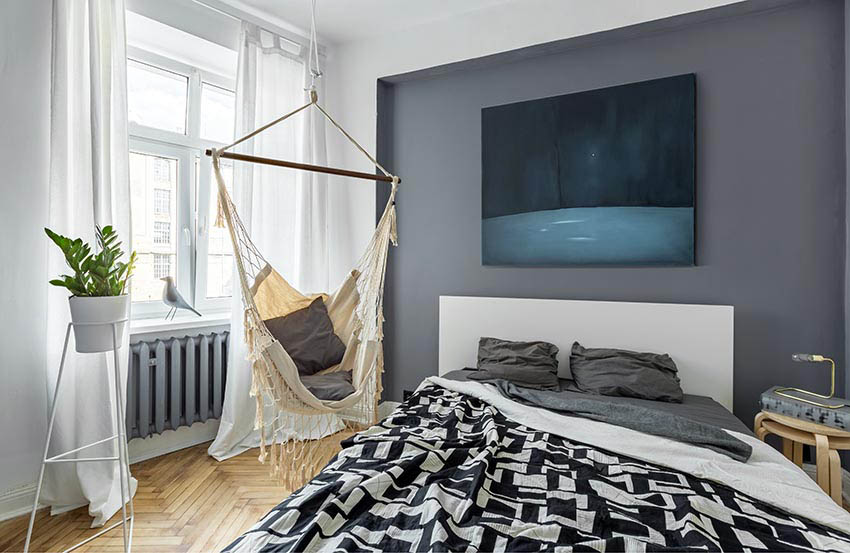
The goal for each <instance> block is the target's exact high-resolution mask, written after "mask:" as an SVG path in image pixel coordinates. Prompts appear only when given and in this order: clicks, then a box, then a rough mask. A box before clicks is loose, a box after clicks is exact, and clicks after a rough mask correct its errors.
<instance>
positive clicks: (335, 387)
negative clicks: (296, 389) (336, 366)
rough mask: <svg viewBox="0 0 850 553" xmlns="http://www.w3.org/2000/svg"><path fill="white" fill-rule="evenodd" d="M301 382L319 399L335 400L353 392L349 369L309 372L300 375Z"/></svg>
mask: <svg viewBox="0 0 850 553" xmlns="http://www.w3.org/2000/svg"><path fill="white" fill-rule="evenodd" d="M301 383H302V384H304V386H306V387H307V389H308V390H310V393H312V394H313V395H314V396H316V397H317V398H319V399H325V400H331V401H336V400H339V399H345V398H347V397H348V396H350V395H351V394H353V393H354V386H353V385H352V384H351V371H337V372H332V373H324V374H310V375H306V376H302V377H301Z"/></svg>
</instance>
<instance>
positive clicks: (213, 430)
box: [127, 419, 219, 465]
mask: <svg viewBox="0 0 850 553" xmlns="http://www.w3.org/2000/svg"><path fill="white" fill-rule="evenodd" d="M218 425H219V421H218V420H217V419H216V420H208V421H206V422H196V423H195V424H193V425H192V426H181V427H180V428H178V429H177V430H166V431H165V432H163V433H162V434H155V435H153V436H148V437H147V438H134V439H132V440H130V442H129V443H128V444H127V446H128V449H129V450H130V464H131V465H132V464H134V463H138V462H141V461H147V460H148V459H153V458H154V457H159V456H161V455H167V454H169V453H172V452H174V451H178V450H181V449H186V448H187V447H192V446H196V445H198V444H202V443H204V442H209V441H212V440H214V439H215V435H216V434H217V433H218Z"/></svg>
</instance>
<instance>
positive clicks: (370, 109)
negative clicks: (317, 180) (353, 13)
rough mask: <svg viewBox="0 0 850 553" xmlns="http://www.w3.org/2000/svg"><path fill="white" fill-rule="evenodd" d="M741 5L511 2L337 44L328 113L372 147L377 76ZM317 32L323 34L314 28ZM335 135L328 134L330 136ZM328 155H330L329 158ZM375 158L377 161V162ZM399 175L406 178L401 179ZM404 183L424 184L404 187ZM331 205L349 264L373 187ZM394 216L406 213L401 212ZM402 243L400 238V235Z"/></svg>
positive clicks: (347, 152) (368, 215) (361, 187)
mask: <svg viewBox="0 0 850 553" xmlns="http://www.w3.org/2000/svg"><path fill="white" fill-rule="evenodd" d="M737 1H739V0H687V1H683V0H652V1H646V0H605V1H604V2H594V1H588V0H521V1H520V0H515V1H513V2H508V3H505V4H500V5H497V6H494V7H492V8H487V9H483V10H479V11H475V12H470V13H467V14H464V15H462V16H460V17H455V18H452V19H447V20H442V21H436V22H432V23H428V24H425V25H421V26H418V27H413V28H408V29H403V30H393V29H387V31H386V33H385V34H384V35H382V36H379V37H376V38H370V39H367V40H360V41H353V42H348V43H342V44H338V45H335V48H334V52H333V67H329V68H328V71H326V73H327V75H328V87H329V94H328V99H329V101H330V103H329V108H330V109H331V110H332V112H333V113H334V114H335V117H337V118H338V119H337V120H338V121H339V122H340V123H341V124H342V125H343V126H344V127H345V128H346V129H347V130H348V131H349V132H350V133H351V134H352V135H353V136H354V137H355V138H357V139H358V141H360V142H361V144H363V145H364V146H365V147H366V148H367V149H369V150H371V151H374V150H375V126H376V81H377V79H379V78H381V77H386V76H390V75H395V74H399V73H405V72H409V71H415V70H419V69H426V68H429V67H434V66H437V65H443V64H446V63H452V62H457V61H463V60H467V59H473V58H478V57H481V56H486V55H490V54H496V53H500V52H506V51H510V50H515V49H518V48H523V47H526V46H533V45H535V44H542V43H546V42H552V41H556V40H562V39H565V38H571V37H575V36H580V35H585V34H589V33H594V32H598V31H605V30H610V29H615V28H618V27H624V26H627V25H634V24H637V23H642V22H645V21H651V20H655V19H661V18H665V17H670V16H674V15H680V14H683V13H688V12H693V11H699V10H704V9H709V8H714V7H718V6H722V5H726V4H734V3H736V2H737ZM320 30H321V29H320ZM330 134H333V133H330ZM330 151H331V153H332V154H331V157H332V159H331V161H332V162H333V163H339V164H342V165H343V166H345V167H351V168H355V169H359V170H362V171H370V170H372V168H371V167H370V166H369V163H368V162H367V161H366V160H365V159H364V158H363V157H362V156H361V155H360V154H359V153H358V152H356V151H354V150H353V149H352V148H350V147H346V146H345V145H343V144H342V143H341V142H335V143H332V144H331V147H330ZM333 154H336V155H335V156H334V155H333ZM379 161H380V160H379ZM401 176H402V177H404V175H401ZM405 186H428V183H412V182H407V183H405V182H402V185H401V189H400V192H399V193H400V194H404V187H405ZM346 190H347V192H346V193H345V194H346V196H344V197H343V198H342V199H340V200H339V201H340V205H339V206H337V207H338V208H340V209H342V210H347V213H341V214H340V215H339V216H340V217H344V218H345V219H346V220H347V221H349V222H350V224H351V227H350V229H349V231H348V232H347V233H346V234H344V235H342V236H333V237H332V238H334V239H338V240H341V241H343V245H345V246H348V247H347V248H345V247H341V248H340V251H341V252H348V253H349V255H350V257H349V258H347V259H346V258H345V257H344V254H341V256H342V257H340V258H339V259H334V262H335V264H339V265H341V266H342V267H345V266H349V267H350V266H353V264H354V262H355V261H356V259H357V256H358V255H359V252H361V251H362V250H363V248H364V247H365V245H366V243H367V241H368V240H369V237H370V236H371V233H372V230H373V229H374V223H375V215H374V213H375V189H374V185H373V184H372V183H370V182H367V181H356V182H355V181H353V180H349V181H347V182H346ZM399 216H400V217H403V216H404V214H402V213H400V214H399ZM399 240H400V246H401V247H403V246H404V236H400V237H399Z"/></svg>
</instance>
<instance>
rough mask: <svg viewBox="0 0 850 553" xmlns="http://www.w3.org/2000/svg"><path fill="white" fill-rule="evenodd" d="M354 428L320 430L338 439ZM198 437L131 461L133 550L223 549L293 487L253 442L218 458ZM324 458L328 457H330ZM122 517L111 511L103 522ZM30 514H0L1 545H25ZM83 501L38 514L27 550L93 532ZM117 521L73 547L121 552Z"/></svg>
mask: <svg viewBox="0 0 850 553" xmlns="http://www.w3.org/2000/svg"><path fill="white" fill-rule="evenodd" d="M349 435H351V433H340V434H336V435H334V436H329V437H328V438H325V439H327V440H336V441H339V440H342V439H344V438H346V437H348V436H349ZM208 445H209V444H201V445H198V446H195V447H191V448H188V449H183V450H181V451H177V452H174V453H170V454H168V455H163V456H162V457H157V458H154V459H150V460H147V461H143V462H141V463H137V464H135V465H132V466H131V472H132V474H133V476H134V477H136V479H138V481H139V488H138V491H137V492H136V497H135V502H134V505H135V509H136V521H135V528H134V531H133V551H137V552H139V553H145V552H150V553H202V552H207V551H221V549H222V548H224V547H226V546H227V545H228V544H229V543H230V542H231V541H233V540H234V539H235V538H236V537H238V536H239V535H240V534H241V533H242V532H244V531H245V530H247V529H248V528H249V527H251V526H252V525H253V524H254V523H255V522H257V521H258V520H259V519H260V518H261V517H262V516H263V515H265V514H266V513H267V512H268V511H269V510H270V509H271V508H272V507H274V506H275V505H277V504H278V503H280V502H281V501H282V500H283V499H284V498H285V497H286V496H287V495H289V493H290V491H289V490H287V489H285V488H283V487H280V486H279V485H278V484H277V482H276V481H275V480H273V479H272V478H271V477H270V476H269V471H268V467H267V466H266V465H262V464H260V462H259V461H258V460H257V455H258V453H259V452H258V450H256V449H252V450H249V451H246V452H244V453H242V454H241V455H238V456H236V457H233V458H231V459H228V460H227V461H224V462H221V463H219V462H217V461H216V460H215V459H213V458H212V457H209V456H208V455H207V452H206V450H207V447H208ZM328 460H329V459H328ZM119 519H120V516H118V515H116V516H115V517H113V519H112V520H110V521H109V522H108V523H107V525H108V524H111V523H112V522H115V521H117V520H119ZM28 521H29V517H28V516H22V517H18V518H15V519H12V520H9V521H5V522H0V552H11V551H22V550H23V547H24V538H25V536H26V531H27V522H28ZM90 525H91V517H89V515H88V511H87V508H86V507H81V508H79V509H76V510H74V511H70V512H67V513H63V514H61V515H57V516H55V517H51V516H49V514H48V510H47V509H43V510H41V511H39V513H38V514H37V515H36V523H35V530H33V542H32V544H31V547H30V551H62V550H64V549H66V548H67V547H70V546H71V545H73V544H75V543H77V542H79V541H80V540H82V539H84V538H86V537H88V536H91V535H92V534H95V533H97V531H98V529H97V528H94V529H92V528H89V526H90ZM123 547H124V542H123V538H122V534H121V527H120V526H119V527H118V528H115V529H114V530H111V531H110V532H108V533H106V534H104V535H103V536H101V537H99V538H97V539H95V540H93V541H92V542H89V543H88V544H86V545H84V546H83V547H81V548H79V549H76V550H75V551H85V552H105V553H111V552H120V551H123Z"/></svg>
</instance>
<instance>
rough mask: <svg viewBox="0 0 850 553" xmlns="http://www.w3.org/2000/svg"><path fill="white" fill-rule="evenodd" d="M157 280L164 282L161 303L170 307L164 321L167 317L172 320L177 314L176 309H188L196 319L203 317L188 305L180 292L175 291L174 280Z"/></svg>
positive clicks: (170, 278)
mask: <svg viewBox="0 0 850 553" xmlns="http://www.w3.org/2000/svg"><path fill="white" fill-rule="evenodd" d="M159 280H162V281H164V282H165V286H164V287H163V289H162V301H163V303H165V305H167V306H169V307H171V309H170V310H169V311H168V314H166V315H165V319H166V320H168V317H169V316H171V318H172V319H173V318H174V316H175V315H176V314H177V310H178V309H188V310H189V311H191V312H192V313H194V314H195V315H197V316H198V317H203V315H201V314H200V313H198V311H197V310H196V309H195V308H194V307H192V306H191V305H189V302H188V301H186V300H185V299H184V298H183V296H181V295H180V292H179V291H178V290H177V286H175V285H174V279H173V278H172V277H170V276H167V277H162V278H161V279H159Z"/></svg>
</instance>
